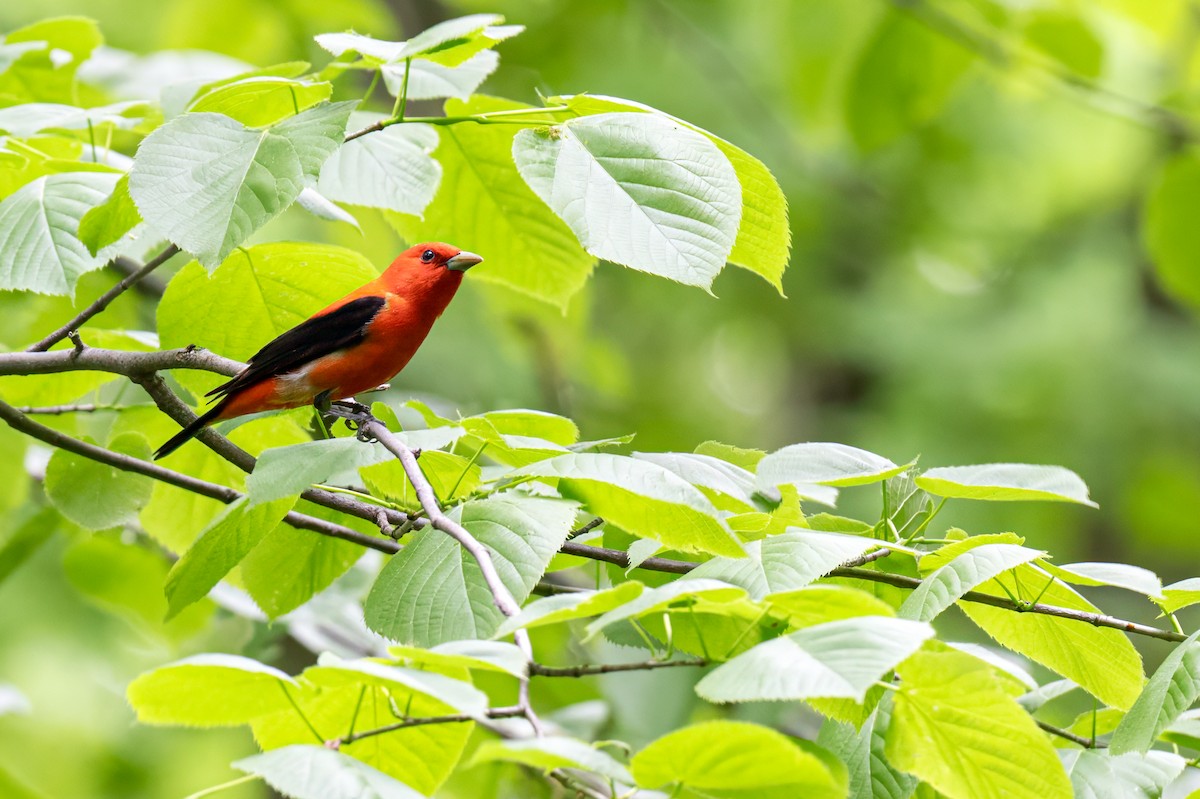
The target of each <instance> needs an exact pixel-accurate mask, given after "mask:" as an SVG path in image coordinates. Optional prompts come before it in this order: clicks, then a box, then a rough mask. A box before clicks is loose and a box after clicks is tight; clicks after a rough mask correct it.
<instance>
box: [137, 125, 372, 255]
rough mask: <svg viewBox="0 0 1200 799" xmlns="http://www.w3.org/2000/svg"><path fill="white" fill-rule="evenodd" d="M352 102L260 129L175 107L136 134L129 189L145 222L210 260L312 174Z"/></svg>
mask: <svg viewBox="0 0 1200 799" xmlns="http://www.w3.org/2000/svg"><path fill="white" fill-rule="evenodd" d="M354 105H355V103H353V102H344V103H326V104H323V105H318V106H316V107H314V108H310V109H309V110H307V111H304V112H302V113H300V114H298V115H296V116H294V117H291V118H289V119H285V120H284V121H283V122H280V123H279V124H277V125H275V126H273V127H270V128H266V129H263V130H255V129H252V128H248V127H246V126H245V125H243V124H242V123H240V122H237V121H236V120H233V119H230V118H229V117H227V116H224V115H222V114H213V113H193V114H183V115H182V116H179V117H176V118H175V119H173V120H171V121H170V122H168V123H167V124H165V125H163V126H162V127H161V128H159V129H157V130H156V131H154V132H153V133H151V134H150V135H149V136H148V137H146V139H145V140H144V141H143V142H142V144H141V146H140V147H139V148H138V152H137V157H136V158H135V159H134V163H133V169H132V170H131V172H130V174H129V193H130V195H131V196H132V197H133V201H134V202H135V203H136V204H137V207H138V211H139V212H140V213H141V215H142V218H143V219H145V220H146V222H148V223H149V224H150V225H151V227H153V228H154V229H155V230H157V231H159V232H161V233H162V234H163V235H165V236H167V237H168V238H170V239H171V241H173V242H175V243H176V244H178V245H179V246H180V247H182V248H183V249H185V250H187V251H188V252H190V253H192V254H193V255H195V256H196V258H197V259H199V260H200V262H201V263H203V264H204V265H205V266H207V267H208V268H210V269H212V268H215V267H216V266H217V265H218V264H219V263H220V262H221V261H222V260H224V258H225V256H227V255H229V253H231V252H232V251H233V250H234V248H236V247H238V246H240V245H241V244H243V243H244V242H245V241H246V239H247V238H248V237H249V236H250V235H251V234H252V233H254V231H256V230H258V229H259V228H260V227H262V226H263V225H265V224H266V223H267V222H268V221H270V220H271V219H273V218H274V217H275V216H277V215H279V214H280V213H281V212H283V210H284V209H285V208H287V207H288V206H289V205H291V204H292V202H293V201H294V200H295V199H296V197H297V196H299V194H300V192H301V190H302V189H304V188H305V187H306V186H309V185H312V184H313V183H315V182H316V179H317V176H318V174H319V173H320V170H321V165H322V164H323V163H324V162H325V159H326V158H328V157H329V156H330V155H332V154H333V152H334V150H336V149H337V148H338V146H339V145H340V144H341V142H342V136H343V132H344V131H345V129H346V120H347V118H348V116H349V114H350V110H351V109H352V108H353V107H354Z"/></svg>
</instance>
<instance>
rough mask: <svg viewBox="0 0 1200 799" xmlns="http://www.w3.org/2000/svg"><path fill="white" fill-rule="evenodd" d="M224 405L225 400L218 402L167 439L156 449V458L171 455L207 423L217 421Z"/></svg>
mask: <svg viewBox="0 0 1200 799" xmlns="http://www.w3.org/2000/svg"><path fill="white" fill-rule="evenodd" d="M224 406H225V403H224V402H220V403H217V405H215V406H214V407H212V408H210V409H209V410H207V411H205V412H204V413H202V414H201V415H200V416H199V417H198V418H197V419H196V420H195V421H194V422H192V423H191V424H189V425H188V426H187V427H185V428H183V429H182V430H180V431H179V432H178V433H176V434H175V435H173V436H171V437H170V438H169V439H167V443H165V444H163V445H162V446H161V447H159V448H158V450H157V451H155V453H154V460H158V459H159V458H163V457H166V456H167V455H170V454H171V453H172V452H174V451H175V450H177V449H179V448H180V447H181V446H183V445H184V444H186V443H187V442H188V441H190V440H191V439H192V438H193V437H194V436H195V435H196V434H197V433H199V432H200V430H201V429H202V428H203V427H204V426H205V425H207V424H209V423H210V422H213V421H216V418H217V416H218V415H219V414H220V413H221V411H223V410H224V409H225V408H224Z"/></svg>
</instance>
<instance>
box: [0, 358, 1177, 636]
mask: <svg viewBox="0 0 1200 799" xmlns="http://www.w3.org/2000/svg"><path fill="white" fill-rule="evenodd" d="M241 367H242V365H241V364H239V363H238V362H237V361H233V360H230V359H228V358H222V357H221V356H219V355H215V354H213V353H211V352H207V351H205V350H200V349H190V350H189V349H179V350H163V351H158V352H123V351H120V350H106V349H98V348H92V347H85V348H84V349H82V350H78V351H76V350H55V351H53V352H43V353H25V352H14V353H0V375H31V374H50V373H57V372H68V371H74V370H76V369H85V370H98V371H105V372H112V373H114V374H122V375H126V376H129V377H131V378H132V377H142V376H144V375H147V374H150V373H153V372H156V371H159V370H162V369H200V370H204V371H210V372H216V373H218V374H225V375H232V374H235V373H236V372H237V371H238V370H239V369H241ZM143 385H144V386H146V388H147V390H148V391H150V390H151V386H153V385H154V383H153V381H147V382H146V383H143ZM154 390H156V391H157V389H154ZM168 393H169V394H170V399H168V398H167V397H166V396H165V395H164V396H162V397H161V399H162V400H163V405H160V407H162V408H163V410H164V412H167V413H168V414H169V415H170V414H172V413H176V414H178V418H176V421H179V422H181V423H183V424H186V423H187V422H188V421H190V420H191V419H192V418H194V416H193V415H192V412H191V410H190V409H189V408H188V407H187V406H186V405H184V404H183V402H182V400H180V399H179V398H178V397H175V396H174V394H173V393H170V392H169V390H168ZM152 396H153V395H152ZM164 405H165V406H166V407H164ZM9 407H10V408H11V406H9ZM181 409H182V410H181ZM14 410H15V409H14ZM184 413H186V414H187V416H186V417H185V416H184V415H183V414H184ZM29 423H30V424H33V423H32V422H29ZM380 428H382V429H383V432H384V434H385V435H386V436H388V438H389V439H390V440H391V441H392V442H393V443H394V444H397V445H399V446H400V447H403V449H404V450H405V451H407V452H408V453H409V455H412V451H411V450H409V449H408V448H407V447H406V446H404V444H403V443H402V442H400V441H399V439H397V438H396V437H395V436H391V435H390V433H388V431H387V429H386V428H383V426H382V425H380V424H376V425H374V426H373V427H372V429H371V433H372V435H374V434H375V433H376V432H377V431H378V430H379V429H380ZM46 429H48V428H46ZM51 432H54V431H51ZM207 437H209V438H211V439H212V441H213V442H215V443H216V444H218V445H219V446H221V447H223V448H224V447H225V446H226V444H227V445H228V447H236V445H234V444H233V443H232V442H229V441H228V439H226V438H224V436H221V435H220V433H217V432H216V431H212V430H210V432H209V434H207ZM212 437H215V438H212ZM218 439H219V441H218ZM383 440H384V439H383V438H382V437H381V438H380V441H383ZM220 442H225V443H224V444H221V443H220ZM205 443H209V442H208V441H206V442H205ZM385 446H387V444H386V443H385ZM389 449H390V448H389ZM227 451H228V452H230V453H231V454H232V450H227ZM238 451H239V452H242V450H240V448H239V449H238ZM218 452H219V453H220V452H221V450H218ZM222 454H224V453H222ZM393 454H395V451H394V450H393ZM246 457H247V458H250V461H251V462H250V463H249V464H248V468H246V470H247V471H249V470H250V469H252V468H253V463H252V461H253V458H251V457H250V456H249V455H248V454H246ZM402 462H403V461H402ZM413 463H414V464H415V458H414V459H413ZM406 471H407V469H406ZM418 472H419V468H418ZM409 479H410V480H411V479H412V475H411V474H410V475H409ZM418 479H420V480H421V481H422V482H423V483H424V484H425V485H426V487H428V481H427V480H424V478H423V477H419V478H418ZM414 485H415V483H414ZM427 493H428V496H429V497H430V498H433V501H434V504H435V507H436V498H435V497H433V494H432V489H430V490H429V491H428V492H427ZM302 496H303V497H304V498H305V499H309V500H311V501H312V502H316V503H317V504H320V505H323V506H325V507H328V508H332V509H334V510H339V511H343V512H345V513H348V514H350V515H352V516H357V517H359V518H361V519H366V520H367V521H375V520H376V519H377V518H378V517H379V513H380V511H381V510H382V511H384V512H386V514H387V517H388V520H389V522H391V523H394V524H403V523H404V521H406V520H407V516H405V514H402V513H400V512H398V511H394V510H391V509H386V508H384V509H381V508H379V507H378V506H375V505H369V504H367V503H365V502H359V501H358V500H355V499H353V498H352V497H347V496H344V495H340V494H330V493H329V492H325V491H320V490H317V489H310V490H309V491H306V492H305V493H304V494H303V495H302ZM438 516H439V517H440V518H442V519H445V522H443V524H445V523H446V522H448V523H449V524H451V525H453V524H454V523H453V522H451V521H450V520H449V519H447V518H446V517H445V515H444V514H442V513H441V511H440V510H439V511H438ZM412 522H413V523H414V526H418V527H419V526H422V525H423V524H424V523H425V522H424V520H421V519H413V520H412ZM435 526H437V525H435ZM455 526H457V525H455ZM439 529H441V528H439ZM459 529H461V527H460V528H459ZM318 532H319V531H318ZM463 532H465V530H464V531H463ZM468 535H469V534H468ZM371 540H372V541H373V544H372V547H373V548H374V549H379V550H381V551H384V552H396V551H399V546H398V545H397V544H396V542H395V541H387V540H376V539H371ZM475 543H476V544H478V542H477V541H476V542H475ZM480 546H482V545H480ZM559 551H560V552H563V553H565V554H568V555H576V556H578V557H582V558H588V559H590V560H598V561H602V562H605V563H612V564H615V565H618V566H623V567H625V568H628V567H629V555H628V553H626V552H624V551H622V550H618V549H606V548H604V547H593V546H589V545H587V544H581V543H579V542H577V541H567V542H566V543H565V544H563V546H562V548H561V549H560V550H559ZM890 551H891V550H888V549H886V548H884V549H880V550H877V551H876V552H872V553H869V554H868V555H867V556H864V558H863V559H859V560H858V561H852V563H854V564H855V565H859V564H861V563H865V562H867V561H869V560H872V559H874V558H876V557H883V556H884V554H883V553H885V552H890ZM484 552H485V553H486V549H485V550H484ZM697 565H699V564H697V563H694V562H691V561H683V560H672V559H669V558H647V559H646V560H644V561H643V562H642V563H641V564H639V566H638V568H640V569H645V570H648V571H658V572H665V573H669V574H687V573H688V572H690V571H691V570H692V569H694V568H696V566H697ZM481 568H483V567H482V566H481ZM492 571H493V573H494V568H493V570H492ZM828 576H833V577H852V578H855V579H859V580H868V581H871V582H878V583H887V584H889V585H894V586H897V587H899V588H906V589H909V590H912V589H915V588H917V587H918V586H919V585H920V584H921V581H920V580H919V579H917V578H915V577H908V576H905V575H902V574H893V573H891V572H883V571H875V570H872V569H860V568H855V567H854V566H843V567H842V568H839V569H835V570H834V571H832V572H831V573H830V574H829V575H828ZM501 586H503V584H501ZM509 598H510V599H511V595H509ZM960 599H961V600H962V601H965V602H974V603H977V604H983V605H991V606H992V607H997V608H1003V609H1005V610H1010V611H1016V612H1020V613H1040V614H1043V615H1047V616H1056V617H1058V618H1063V619H1071V620H1073V621H1078V622H1082V623H1084V624H1091V625H1093V626H1096V627H1107V628H1111V629H1114V630H1121V631H1122V632H1127V633H1132V634H1135V635H1142V636H1146V637H1149V638H1156V639H1159V640H1162V641H1172V642H1175V643H1178V642H1180V641H1183V640H1185V639H1186V638H1187V636H1185V635H1183V634H1182V633H1177V632H1175V631H1173V630H1162V629H1159V628H1157V627H1151V626H1148V625H1145V624H1139V623H1137V622H1132V621H1127V620H1125V619H1120V618H1117V617H1114V616H1109V615H1107V614H1103V613H1093V612H1089V611H1081V610H1073V609H1070V608H1061V607H1056V606H1054V605H1046V604H1042V603H1040V602H1039V603H1031V604H1027V605H1026V604H1020V603H1014V602H1013V601H1012V600H1010V599H1008V598H1007V597H999V596H992V595H990V594H984V593H981V592H978V591H968V592H967V593H965V594H963V596H962V597H960ZM502 609H503V608H502ZM506 615H511V614H506Z"/></svg>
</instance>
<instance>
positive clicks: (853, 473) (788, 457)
mask: <svg viewBox="0 0 1200 799" xmlns="http://www.w3.org/2000/svg"><path fill="white" fill-rule="evenodd" d="M906 468H907V467H906V466H897V465H896V464H894V463H892V462H891V461H890V460H888V459H887V458H883V457H880V456H879V455H876V454H874V453H873V452H867V451H866V450H863V449H858V448H856V447H848V446H846V445H845V444H792V445H791V446H788V447H784V448H783V449H781V450H777V451H775V452H772V453H771V454H770V455H767V456H766V457H765V458H763V459H762V460H761V461H759V463H758V483H759V485H760V486H765V487H770V486H778V485H783V484H785V483H815V484H817V485H826V486H856V485H866V484H867V483H878V482H879V481H881V480H886V479H887V478H889V477H891V476H893V475H896V474H899V473H900V472H902V471H904V470H905V469H906Z"/></svg>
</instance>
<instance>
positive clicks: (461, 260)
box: [446, 252, 483, 272]
mask: <svg viewBox="0 0 1200 799" xmlns="http://www.w3.org/2000/svg"><path fill="white" fill-rule="evenodd" d="M478 263H483V259H482V258H480V257H479V256H478V255H476V254H475V253H473V252H460V253H459V254H458V255H455V256H454V257H452V258H451V259H450V260H448V261H446V268H448V269H453V270H454V271H455V272H465V271H467V270H468V269H470V268H471V267H472V266H474V265H475V264H478Z"/></svg>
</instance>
